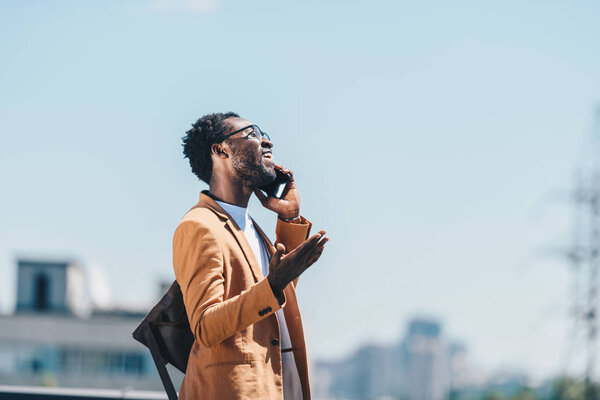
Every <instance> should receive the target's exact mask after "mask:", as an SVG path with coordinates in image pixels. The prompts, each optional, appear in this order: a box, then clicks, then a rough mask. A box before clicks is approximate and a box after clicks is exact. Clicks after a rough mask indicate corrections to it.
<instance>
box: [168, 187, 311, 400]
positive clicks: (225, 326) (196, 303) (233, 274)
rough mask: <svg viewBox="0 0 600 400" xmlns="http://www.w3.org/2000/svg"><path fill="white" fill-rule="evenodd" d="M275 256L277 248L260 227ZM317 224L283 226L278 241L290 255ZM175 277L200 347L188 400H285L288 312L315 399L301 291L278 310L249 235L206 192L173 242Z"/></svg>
mask: <svg viewBox="0 0 600 400" xmlns="http://www.w3.org/2000/svg"><path fill="white" fill-rule="evenodd" d="M255 226H256V228H257V230H258V231H259V233H260V234H261V236H262V237H263V239H264V240H265V243H267V247H268V248H269V253H270V254H273V253H274V251H275V250H274V248H273V245H272V244H271V242H270V241H269V239H268V238H267V237H266V236H265V234H264V232H262V230H261V229H260V228H259V227H258V225H255ZM310 228H311V223H310V222H309V221H308V220H306V219H305V218H302V222H301V223H298V224H292V223H286V222H283V221H281V220H280V219H277V227H276V230H275V231H276V236H277V241H276V242H280V243H283V244H284V245H285V247H286V250H287V251H290V250H292V249H294V248H296V247H297V246H298V245H300V244H301V243H302V242H303V241H304V240H306V238H307V237H308V235H309V232H310ZM173 266H174V269H175V277H176V279H177V282H179V285H180V286H181V291H182V293H183V299H184V302H185V307H186V310H187V314H188V318H189V321H190V326H191V328H192V330H193V332H194V337H195V342H194V345H193V346H192V351H191V353H190V358H189V362H188V365H187V371H186V374H185V378H184V380H183V383H182V384H181V388H180V393H179V398H180V399H182V400H187V399H198V400H205V399H206V400H214V399H224V400H229V399H261V400H266V399H283V389H282V378H281V348H280V344H279V323H278V322H277V317H276V316H275V311H277V310H278V309H279V308H280V307H284V308H283V312H284V315H285V320H286V323H287V326H288V330H289V332H290V337H291V341H292V347H293V352H294V357H295V359H296V365H297V367H298V373H299V375H300V382H301V384H302V393H303V397H304V399H306V400H308V399H310V388H309V382H308V365H307V364H308V363H307V358H306V347H305V344H304V333H303V330H302V320H301V319H300V311H299V310H298V303H297V300H296V291H295V284H296V282H294V283H292V284H290V285H288V286H287V287H286V288H285V290H284V295H285V302H284V304H283V305H282V306H280V305H279V303H278V301H277V299H276V298H275V296H274V295H273V292H272V290H271V287H270V285H269V282H268V281H267V279H266V278H265V277H264V276H263V274H262V271H261V266H260V265H259V264H258V262H257V261H256V258H255V257H254V254H253V251H252V249H251V248H250V245H249V244H248V241H247V240H246V237H245V235H244V233H243V232H242V231H241V230H240V228H239V227H238V226H237V224H236V223H235V221H234V220H233V218H231V217H230V216H229V215H228V214H227V213H226V212H225V211H224V210H223V209H222V208H221V207H220V206H219V205H218V204H217V203H216V202H215V201H214V200H213V199H211V198H210V197H209V196H208V195H206V194H205V193H204V192H203V193H201V194H200V201H199V202H198V204H196V205H195V206H194V207H193V208H192V209H191V210H190V211H188V212H187V214H185V216H184V217H183V219H182V220H181V222H180V223H179V225H178V227H177V229H176V231H175V235H174V237H173Z"/></svg>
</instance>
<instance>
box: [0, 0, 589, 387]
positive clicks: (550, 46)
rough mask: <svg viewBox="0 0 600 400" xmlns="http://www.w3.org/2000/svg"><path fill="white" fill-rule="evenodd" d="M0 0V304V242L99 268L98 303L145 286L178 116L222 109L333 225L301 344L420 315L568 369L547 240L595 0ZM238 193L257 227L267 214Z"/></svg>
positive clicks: (580, 152)
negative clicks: (247, 127)
mask: <svg viewBox="0 0 600 400" xmlns="http://www.w3.org/2000/svg"><path fill="white" fill-rule="evenodd" d="M0 10H1V11H2V12H0V59H2V60H3V62H2V63H0V93H2V96H0V132H2V133H1V134H0V188H1V189H2V197H1V198H0V205H1V207H0V309H2V310H4V311H7V310H8V309H10V308H11V307H12V304H13V303H12V301H13V300H12V299H13V298H14V295H15V284H16V275H15V273H16V271H15V268H14V266H15V260H16V258H17V257H18V256H34V257H35V256H38V255H39V256H42V257H46V256H48V257H52V258H55V257H56V258H64V257H66V258H69V259H71V258H74V259H77V260H78V261H79V262H80V263H81V264H82V265H84V266H85V267H86V268H87V269H88V271H94V272H90V274H91V275H94V274H95V275H94V276H96V278H95V281H96V282H100V284H98V285H97V287H96V288H95V289H94V290H95V291H96V294H95V296H96V298H97V299H99V301H100V303H102V304H104V305H108V304H109V303H110V301H111V299H112V301H113V302H114V303H118V304H123V305H128V306H132V305H134V306H147V305H148V304H150V302H152V300H153V299H155V298H156V294H157V289H156V288H157V285H158V282H160V281H162V280H167V281H168V280H172V279H173V271H172V266H171V257H172V253H171V241H172V235H173V232H174V229H175V227H176V226H177V223H178V222H179V220H180V218H181V217H182V216H183V214H184V213H185V212H186V211H187V210H188V209H189V208H190V207H192V206H193V205H194V204H195V203H196V201H197V199H198V194H199V192H200V190H202V189H205V188H206V185H205V184H203V183H201V182H199V181H198V180H197V179H196V178H195V177H194V176H193V174H192V173H191V171H190V168H189V165H188V163H187V160H185V159H184V158H183V155H182V151H181V150H182V149H181V137H182V136H183V134H184V133H185V131H186V130H187V129H188V128H189V126H190V124H191V123H192V122H194V121H195V120H196V119H197V118H199V117H200V116H201V115H203V114H206V113H209V112H215V111H229V110H231V111H235V112H238V113H240V114H241V115H242V116H244V117H245V118H248V119H249V120H251V121H253V122H255V123H257V124H259V125H260V126H261V128H264V129H265V131H267V132H269V135H270V136H271V137H272V138H273V142H274V149H273V150H274V160H275V161H277V162H281V163H282V164H283V165H285V166H287V167H290V168H291V169H292V170H293V171H294V175H295V177H296V180H297V183H298V187H299V190H300V193H301V197H302V204H301V212H302V214H303V215H304V216H306V217H307V218H309V219H310V220H311V221H312V222H313V229H315V230H320V229H325V230H327V231H328V236H329V237H330V238H331V241H330V242H329V243H328V249H327V251H326V252H325V253H324V254H323V257H322V258H321V259H320V260H319V262H318V263H317V264H315V265H314V266H312V267H311V269H309V270H308V271H307V272H306V273H305V274H304V275H303V276H302V278H301V279H300V283H299V286H298V298H299V303H300V308H301V311H302V316H303V323H304V325H305V332H306V336H307V346H308V349H309V357H310V358H312V359H315V360H316V359H319V360H335V359H339V358H341V357H342V356H344V355H346V354H349V353H350V352H352V351H353V349H356V348H358V347H360V346H361V345H363V344H365V343H382V344H386V343H387V344H389V343H394V342H395V341H397V339H398V338H399V337H401V335H402V334H403V329H404V325H403V324H404V322H406V321H408V320H409V319H410V318H411V317H412V316H413V315H421V314H426V315H433V316H435V317H437V318H439V319H440V320H443V321H445V326H446V332H447V333H448V335H449V336H450V337H459V338H463V339H464V340H465V341H466V342H467V343H469V351H470V353H471V354H473V355H474V356H475V357H476V359H477V360H478V361H479V362H480V363H481V365H482V368H483V367H485V368H488V369H492V368H497V367H500V366H506V365H508V366H518V367H519V368H522V369H523V370H526V371H528V372H529V373H531V374H532V375H533V376H534V377H538V378H540V379H541V377H545V376H548V375H551V374H556V373H560V372H564V371H576V372H577V371H580V370H581V368H580V367H581V365H580V362H579V355H580V354H581V351H582V349H581V347H578V345H577V343H578V342H577V341H576V340H575V341H574V340H573V337H572V336H570V331H569V329H570V326H571V325H570V324H571V322H570V321H569V319H568V315H567V314H568V313H567V312H568V306H569V303H568V288H567V283H568V267H567V265H566V263H565V262H564V260H562V259H561V258H560V256H559V255H558V251H555V250H554V249H557V248H564V247H565V246H567V245H568V244H569V235H570V219H569V218H570V214H571V206H570V204H568V200H567V197H568V194H567V193H568V190H569V189H570V188H572V186H573V184H574V171H575V169H576V168H577V167H578V166H579V165H581V164H582V163H583V162H584V159H585V157H586V156H587V153H586V150H587V148H588V143H589V136H590V134H591V125H592V114H593V108H594V106H595V105H596V104H597V103H598V101H600V53H598V52H597V51H595V49H596V48H597V43H598V39H599V38H600V24H598V17H599V16H600V4H598V3H595V2H592V1H582V2H577V3H564V2H550V3H549V2H544V1H541V0H534V1H532V2H527V3H523V2H520V1H516V0H509V1H506V2H502V3H498V4H487V3H486V4H483V3H481V2H477V1H474V0H461V1H457V2H451V3H448V2H436V1H426V2H418V3H414V2H403V1H400V2H392V1H369V2H367V1H362V0H361V1H356V2H341V1H332V2H318V1H312V0H309V1H306V2H302V3H294V4H292V3H290V4H287V3H286V4H283V3H280V2H276V1H273V0H266V1H265V2H260V3H255V2H252V3H248V2H241V1H225V0H211V1H208V0H194V1H191V2H189V1H184V0H178V1H173V2H164V1H156V0H147V1H146V0H139V1H138V0H136V1H133V0H125V1H120V2H111V3H106V2H93V1H92V2H85V3H69V2H46V3H36V4H35V5H33V4H29V3H27V4H25V3H23V2H9V1H1V0H0ZM557 193H559V194H558V195H557ZM250 213H251V215H252V216H253V217H254V218H255V219H256V220H257V221H258V222H259V223H260V225H261V227H262V228H263V230H265V232H267V233H268V234H269V235H270V237H271V238H273V232H274V226H275V216H274V215H273V214H272V213H270V212H268V211H267V210H265V209H264V208H263V207H262V206H261V205H260V203H259V202H257V201H256V199H254V198H253V199H252V200H251V202H250ZM548 249H551V251H548ZM103 271H104V272H103ZM103 275H105V276H106V279H104V278H102V276H103ZM103 280H104V281H105V282H106V283H101V282H102V281H103ZM109 293H110V295H109ZM576 339H577V338H576Z"/></svg>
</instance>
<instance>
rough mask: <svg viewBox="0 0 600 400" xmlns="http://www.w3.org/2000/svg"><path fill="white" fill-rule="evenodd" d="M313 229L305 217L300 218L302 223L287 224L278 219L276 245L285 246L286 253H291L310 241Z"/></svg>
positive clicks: (295, 280)
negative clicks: (306, 241) (309, 236)
mask: <svg viewBox="0 0 600 400" xmlns="http://www.w3.org/2000/svg"><path fill="white" fill-rule="evenodd" d="M311 227H312V223H311V222H310V221H309V220H307V219H306V218H304V217H303V216H300V222H285V221H283V220H282V219H280V218H277V225H276V226H275V236H276V239H275V245H277V243H282V244H283V245H284V246H285V252H286V253H289V252H290V251H292V250H294V249H295V248H296V247H298V246H300V245H301V244H302V243H303V242H304V241H305V240H306V239H308V235H310V228H311ZM298 279H299V278H296V279H294V281H293V282H292V284H293V285H294V288H295V287H296V286H297V285H298Z"/></svg>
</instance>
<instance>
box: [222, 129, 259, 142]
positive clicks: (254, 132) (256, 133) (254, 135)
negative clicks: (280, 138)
mask: <svg viewBox="0 0 600 400" xmlns="http://www.w3.org/2000/svg"><path fill="white" fill-rule="evenodd" d="M248 128H252V132H250V133H248V134H247V135H246V136H244V137H245V138H251V139H254V138H256V139H258V140H262V138H263V137H264V138H266V139H267V140H271V138H270V137H269V135H267V132H263V131H261V130H260V128H259V127H258V125H248V126H246V127H245V128H242V129H238V130H237V131H233V132H231V133H228V134H227V135H225V136H224V137H223V138H222V139H221V140H220V141H219V142H218V143H221V142H222V141H224V140H225V139H227V138H229V137H230V136H233V135H235V134H236V133H240V132H243V131H245V130H246V129H248Z"/></svg>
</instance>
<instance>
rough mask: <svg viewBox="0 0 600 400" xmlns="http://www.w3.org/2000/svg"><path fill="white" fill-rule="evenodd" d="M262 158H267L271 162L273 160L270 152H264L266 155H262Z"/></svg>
mask: <svg viewBox="0 0 600 400" xmlns="http://www.w3.org/2000/svg"><path fill="white" fill-rule="evenodd" d="M263 157H265V158H268V159H269V160H272V159H273V153H271V152H270V151H269V152H266V153H263Z"/></svg>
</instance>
